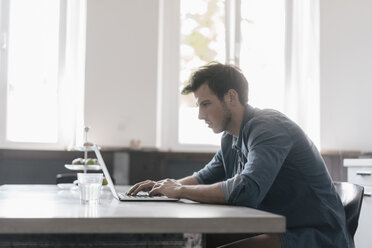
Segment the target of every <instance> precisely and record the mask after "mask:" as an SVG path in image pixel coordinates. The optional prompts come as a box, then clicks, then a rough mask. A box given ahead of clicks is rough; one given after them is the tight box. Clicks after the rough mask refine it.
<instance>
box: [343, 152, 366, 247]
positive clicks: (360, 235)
mask: <svg viewBox="0 0 372 248" xmlns="http://www.w3.org/2000/svg"><path fill="white" fill-rule="evenodd" d="M344 166H345V167H347V174H348V175H347V179H348V181H349V182H351V183H355V184H359V185H362V186H363V187H364V197H363V203H362V210H361V212H360V217H359V225H358V229H357V231H356V233H355V237H354V241H355V247H356V248H370V247H371V243H372V236H371V223H372V197H371V194H372V159H365V158H363V159H362V158H358V159H344Z"/></svg>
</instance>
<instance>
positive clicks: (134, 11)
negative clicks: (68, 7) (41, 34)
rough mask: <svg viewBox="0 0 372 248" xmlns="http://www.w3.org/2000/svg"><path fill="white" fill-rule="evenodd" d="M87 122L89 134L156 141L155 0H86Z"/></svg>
mask: <svg viewBox="0 0 372 248" xmlns="http://www.w3.org/2000/svg"><path fill="white" fill-rule="evenodd" d="M86 39H87V43H86V73H85V78H86V82H85V83H86V90H85V116H84V118H85V124H86V125H88V126H90V127H91V131H90V133H89V136H88V139H89V140H91V141H93V142H95V143H97V144H100V145H106V146H121V147H122V146H128V145H129V141H130V140H131V139H140V140H141V145H143V146H147V147H148V146H152V147H153V146H154V145H155V134H156V127H155V119H156V94H155V93H156V78H157V72H156V69H157V46H158V44H157V40H158V1H147V0H135V1H132V0H105V1H101V0H88V1H87V35H86Z"/></svg>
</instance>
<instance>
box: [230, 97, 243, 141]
mask: <svg viewBox="0 0 372 248" xmlns="http://www.w3.org/2000/svg"><path fill="white" fill-rule="evenodd" d="M244 111H245V108H244V106H242V105H240V104H239V105H238V106H237V107H235V108H234V109H232V110H231V121H230V125H229V128H228V130H227V132H228V133H229V134H231V135H232V136H234V137H238V136H239V132H240V126H241V125H242V121H243V117H244Z"/></svg>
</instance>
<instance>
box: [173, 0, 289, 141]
mask: <svg viewBox="0 0 372 248" xmlns="http://www.w3.org/2000/svg"><path fill="white" fill-rule="evenodd" d="M196 2H198V3H196ZM239 3H241V5H237V4H239ZM284 4H285V1H284V0H279V1H278V0H266V1H257V0H242V1H241V2H240V1H229V0H227V1H222V0H204V1H195V2H193V1H190V0H187V1H186V0H185V1H184V0H181V8H180V11H181V46H180V55H181V56H180V83H181V85H180V88H182V87H183V84H184V82H185V81H186V80H187V79H188V77H189V75H190V73H191V72H192V70H193V69H195V68H197V67H199V66H201V65H205V64H206V63H208V62H210V61H213V60H215V61H219V62H221V63H224V62H226V61H227V62H229V63H233V64H236V65H237V66H239V67H240V68H241V69H242V71H243V73H244V74H245V76H246V77H247V79H248V82H249V86H250V94H249V96H250V100H249V103H250V104H252V105H253V106H255V107H260V108H268V107H270V108H275V109H278V110H281V111H283V104H284V102H283V101H284V99H283V97H284V93H283V91H284V33H285V32H284V27H285V15H284V7H285V5H284ZM267 6H270V8H267ZM236 20H238V23H236ZM226 51H227V54H228V56H226ZM268 89H270V90H268ZM192 102H193V96H192V95H188V96H181V101H180V107H179V127H178V128H179V132H178V133H179V143H181V144H207V145H219V143H220V135H216V134H214V133H213V132H212V131H211V130H210V129H209V128H207V127H206V125H205V124H204V123H203V122H202V121H200V120H198V118H197V114H198V109H197V108H195V107H194V108H193V107H192V106H191V105H192Z"/></svg>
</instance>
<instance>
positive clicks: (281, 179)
mask: <svg viewBox="0 0 372 248" xmlns="http://www.w3.org/2000/svg"><path fill="white" fill-rule="evenodd" d="M231 147H233V149H231ZM220 153H221V156H220V157H221V158H223V159H222V161H221V162H222V164H223V167H224V171H225V173H226V174H225V176H226V179H227V181H226V183H225V185H227V186H225V188H226V189H225V192H226V193H225V197H227V198H228V202H229V203H230V204H234V205H245V206H249V207H255V208H258V209H262V210H265V211H270V212H273V213H278V214H281V215H284V216H286V219H287V232H286V233H285V234H282V235H281V240H282V244H283V246H284V247H353V246H354V245H353V241H352V239H351V237H350V235H349V233H348V231H347V227H346V223H345V222H346V221H345V215H344V210H343V207H342V203H341V201H340V199H339V197H338V195H337V193H336V190H335V188H334V186H333V183H332V180H331V178H330V176H329V173H328V171H327V169H326V166H325V164H324V161H323V159H322V157H321V155H320V153H319V152H318V150H317V149H316V147H315V146H314V145H313V143H312V142H311V141H310V140H309V139H308V137H307V136H306V135H305V134H304V132H303V131H302V130H301V129H300V128H299V127H298V125H297V124H295V123H294V122H293V121H291V120H289V119H288V118H287V117H286V116H284V115H283V114H281V113H279V112H277V111H274V110H259V109H253V108H251V107H250V106H248V107H247V110H246V113H245V117H244V119H243V123H242V128H241V132H240V135H239V137H238V138H237V139H235V138H233V137H232V136H231V135H229V134H225V135H224V136H223V138H222V150H221V151H220ZM234 156H235V157H237V159H234ZM238 160H241V161H242V162H243V164H244V169H243V170H242V172H241V173H240V174H239V175H237V174H236V172H237V171H238V169H237V168H236V166H237V165H236V164H237V161H238ZM214 166H215V167H217V166H216V162H215V164H214ZM207 167H208V165H207ZM211 168H212V167H210V165H209V168H206V170H204V169H203V170H204V172H206V171H208V173H209V175H211V174H213V172H211V171H213V170H211ZM203 170H202V171H201V172H200V173H198V175H199V177H200V178H201V180H202V181H206V180H205V177H207V173H203ZM214 171H215V172H217V171H218V170H214ZM348 244H349V245H348Z"/></svg>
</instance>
